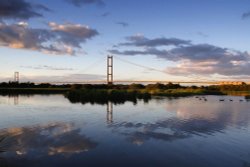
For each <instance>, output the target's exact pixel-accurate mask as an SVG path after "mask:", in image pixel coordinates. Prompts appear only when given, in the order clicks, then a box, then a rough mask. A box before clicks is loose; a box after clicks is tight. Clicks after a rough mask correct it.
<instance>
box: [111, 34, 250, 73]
mask: <svg viewBox="0 0 250 167" xmlns="http://www.w3.org/2000/svg"><path fill="white" fill-rule="evenodd" d="M116 46H117V47H116V48H115V49H111V50H109V52H110V53H112V54H116V55H123V56H136V55H152V56H156V57H157V58H161V59H165V60H166V61H171V62H175V66H172V67H167V68H166V70H165V71H166V72H167V73H169V74H172V75H180V76H186V75H193V74H198V75H213V74H219V75H222V76H237V75H249V71H250V54H249V53H248V52H242V51H237V50H233V49H229V48H222V47H219V46H215V45H210V44H192V42H191V41H189V40H182V39H177V38H154V39H148V38H146V37H144V36H143V35H135V36H131V37H127V38H126V42H122V43H119V44H117V45H116ZM169 46H171V47H169ZM159 47H161V48H159ZM162 47H163V48H162Z"/></svg>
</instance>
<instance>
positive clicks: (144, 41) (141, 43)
mask: <svg viewBox="0 0 250 167" xmlns="http://www.w3.org/2000/svg"><path fill="white" fill-rule="evenodd" d="M126 40H127V41H128V42H125V43H120V44H119V45H118V46H136V47H156V46H170V45H172V46H179V45H189V44H190V42H191V41H189V40H182V39H178V38H164V37H162V38H154V39H149V38H146V37H144V36H143V35H140V34H137V35H134V36H129V37H126Z"/></svg>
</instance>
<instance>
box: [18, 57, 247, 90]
mask: <svg viewBox="0 0 250 167" xmlns="http://www.w3.org/2000/svg"><path fill="white" fill-rule="evenodd" d="M114 58H115V59H116V60H118V61H121V62H123V63H126V64H130V65H133V66H136V67H138V68H142V69H146V70H150V71H154V72H159V73H163V74H166V75H167V73H166V71H164V70H159V69H156V68H152V67H148V66H145V65H142V64H137V63H134V62H131V61H128V60H125V59H123V58H121V57H118V56H107V60H106V61H107V66H106V68H107V74H106V80H86V79H85V78H82V79H81V81H68V80H65V78H63V77H62V78H61V79H60V80H55V81H49V82H43V81H42V82H37V81H32V79H28V77H26V76H24V75H20V73H19V72H15V73H14V81H15V82H19V81H20V78H25V81H27V82H33V83H35V84H41V83H49V84H58V85H59V84H132V83H138V84H154V83H162V84H167V83H170V82H171V83H174V84H187V85H220V84H233V85H240V84H242V83H243V82H241V81H216V80H208V79H205V78H201V77H199V76H189V77H186V78H187V79H186V80H177V81H176V80H175V81H174V80H115V79H114ZM97 63H99V61H98V62H95V63H94V64H92V65H90V66H89V67H93V66H96V65H97ZM89 67H87V68H86V69H88V68H89ZM248 84H250V83H248Z"/></svg>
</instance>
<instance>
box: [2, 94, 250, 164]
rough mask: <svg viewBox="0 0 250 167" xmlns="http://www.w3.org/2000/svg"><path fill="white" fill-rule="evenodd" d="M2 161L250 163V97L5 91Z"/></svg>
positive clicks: (46, 162)
mask: <svg viewBox="0 0 250 167" xmlns="http://www.w3.org/2000/svg"><path fill="white" fill-rule="evenodd" d="M0 115H1V116H0V166H1V167H5V166H6V167H7V166H8V167H56V166H60V167H69V166H72V167H78V166H79V167H80V166H81V167H82V166H88V167H92V166H115V167H120V166H124V167H125V166H126V167H139V166H142V167H167V166H170V167H183V166H185V167H189V166H190V167H224V166H225V167H250V102H247V101H246V100H245V99H244V98H243V97H237V96H234V97H233V96H204V97H201V96H199V97H184V98H163V97H161V98H160V97H158V98H157V97H156V98H153V99H152V100H150V101H148V102H145V101H140V100H139V101H137V103H133V102H126V103H124V104H119V105H114V104H112V103H111V102H110V103H109V104H108V105H99V104H80V103H75V104H73V103H70V101H69V100H68V99H66V98H65V97H64V96H62V95H46V96H45V95H33V96H21V95H20V96H15V97H9V96H0Z"/></svg>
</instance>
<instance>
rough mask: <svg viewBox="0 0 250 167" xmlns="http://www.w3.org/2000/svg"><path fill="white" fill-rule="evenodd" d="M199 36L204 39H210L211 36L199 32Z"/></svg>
mask: <svg viewBox="0 0 250 167" xmlns="http://www.w3.org/2000/svg"><path fill="white" fill-rule="evenodd" d="M197 35H199V36H201V37H203V38H207V37H209V35H207V34H205V33H203V32H200V31H198V32H197Z"/></svg>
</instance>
